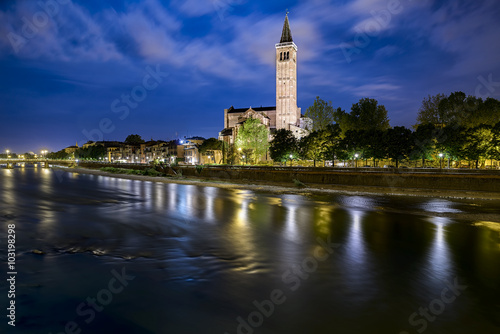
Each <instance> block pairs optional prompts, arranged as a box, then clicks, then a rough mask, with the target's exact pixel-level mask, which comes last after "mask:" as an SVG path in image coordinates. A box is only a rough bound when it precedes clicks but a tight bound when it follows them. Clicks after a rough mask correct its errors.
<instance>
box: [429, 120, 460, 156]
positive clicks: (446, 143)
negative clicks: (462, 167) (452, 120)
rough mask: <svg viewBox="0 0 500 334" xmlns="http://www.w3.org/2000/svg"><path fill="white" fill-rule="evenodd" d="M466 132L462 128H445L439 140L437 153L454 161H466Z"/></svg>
mask: <svg viewBox="0 0 500 334" xmlns="http://www.w3.org/2000/svg"><path fill="white" fill-rule="evenodd" d="M465 131H466V128H464V127H461V126H445V127H444V128H443V129H442V131H440V133H439V136H438V138H437V143H436V153H437V154H439V153H443V154H445V155H446V157H447V158H450V159H453V160H462V159H465V144H466V139H465V136H464V134H465Z"/></svg>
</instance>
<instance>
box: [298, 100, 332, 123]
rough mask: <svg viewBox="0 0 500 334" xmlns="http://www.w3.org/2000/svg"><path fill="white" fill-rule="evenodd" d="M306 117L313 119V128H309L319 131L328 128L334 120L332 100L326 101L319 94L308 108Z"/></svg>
mask: <svg viewBox="0 0 500 334" xmlns="http://www.w3.org/2000/svg"><path fill="white" fill-rule="evenodd" d="M305 117H308V118H310V119H311V120H312V121H313V123H312V129H308V130H312V131H319V130H324V129H326V127H327V126H328V125H330V124H332V123H333V121H334V110H333V107H332V101H329V102H326V101H324V100H322V99H320V98H319V96H317V97H316V100H314V103H313V105H312V106H310V107H309V108H307V110H306V112H305Z"/></svg>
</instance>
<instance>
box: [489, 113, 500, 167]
mask: <svg viewBox="0 0 500 334" xmlns="http://www.w3.org/2000/svg"><path fill="white" fill-rule="evenodd" d="M491 132H492V133H493V140H492V141H491V153H490V157H491V158H492V159H496V160H500V122H498V123H497V124H495V126H494V127H493V128H492V129H491Z"/></svg>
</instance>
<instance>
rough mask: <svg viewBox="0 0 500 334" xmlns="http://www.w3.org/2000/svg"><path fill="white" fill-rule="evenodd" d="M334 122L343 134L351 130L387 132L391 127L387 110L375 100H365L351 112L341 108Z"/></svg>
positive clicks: (355, 105)
mask: <svg viewBox="0 0 500 334" xmlns="http://www.w3.org/2000/svg"><path fill="white" fill-rule="evenodd" d="M334 120H335V122H337V123H338V124H339V125H340V128H341V129H342V132H343V133H346V132H347V131H349V130H386V129H388V128H389V127H390V125H389V118H388V117H387V110H386V109H385V107H384V106H383V105H379V104H378V101H377V100H375V99H369V98H364V99H361V100H359V102H358V103H355V104H353V105H352V108H351V112H350V113H346V112H345V111H343V110H341V109H340V108H339V109H337V110H336V111H335V112H334Z"/></svg>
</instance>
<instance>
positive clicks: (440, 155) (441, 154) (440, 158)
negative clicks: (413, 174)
mask: <svg viewBox="0 0 500 334" xmlns="http://www.w3.org/2000/svg"><path fill="white" fill-rule="evenodd" d="M438 155H439V168H440V169H441V168H443V153H439V154H438Z"/></svg>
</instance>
